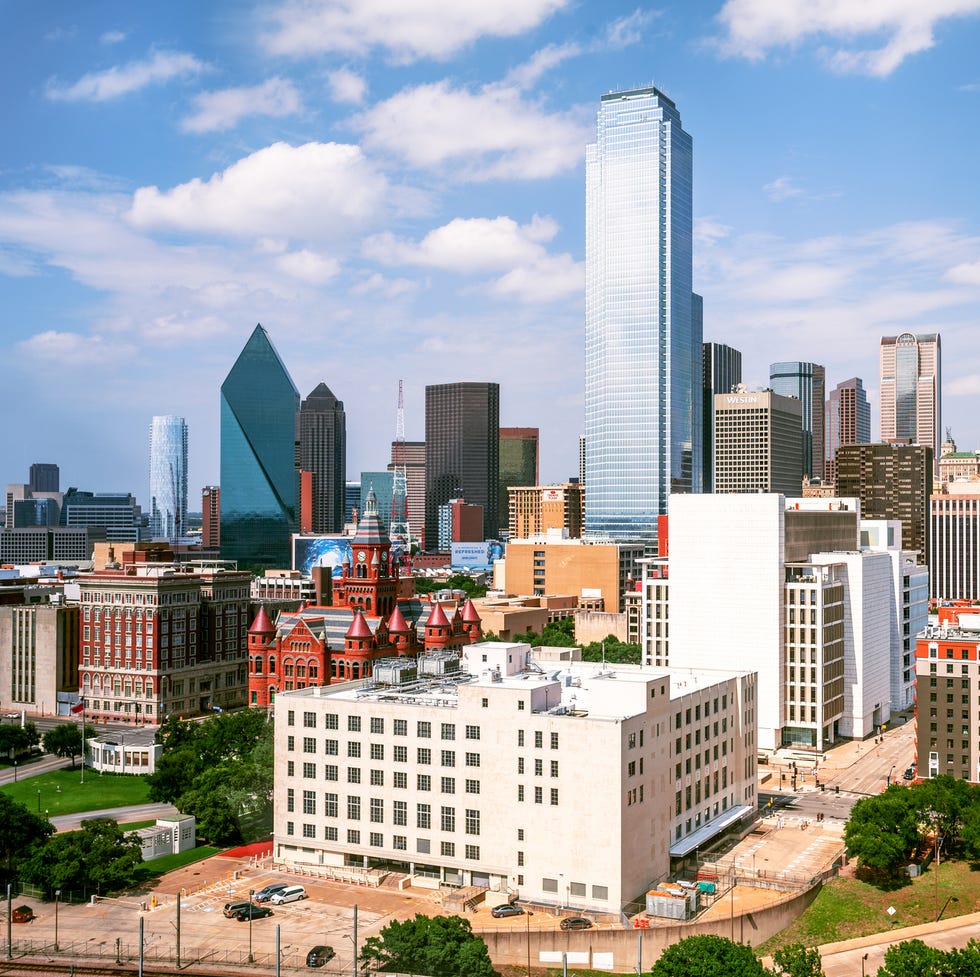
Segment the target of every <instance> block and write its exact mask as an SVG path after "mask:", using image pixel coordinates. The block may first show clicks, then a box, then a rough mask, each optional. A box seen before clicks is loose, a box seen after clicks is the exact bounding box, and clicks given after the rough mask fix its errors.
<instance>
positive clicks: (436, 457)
mask: <svg viewBox="0 0 980 977" xmlns="http://www.w3.org/2000/svg"><path fill="white" fill-rule="evenodd" d="M499 418H500V386H499V384H496V383H440V384H431V385H429V386H427V387H426V388H425V538H426V545H427V547H428V548H429V549H432V547H433V546H435V545H436V543H437V541H438V539H439V507H440V506H441V505H445V504H446V503H447V502H448V501H449V500H450V499H456V498H465V499H467V500H468V501H469V502H470V503H472V504H473V505H480V506H483V538H484V539H496V537H497V530H498V526H497V516H498V512H499V509H498V502H497V490H498V488H499V475H500V467H499V450H500V423H499Z"/></svg>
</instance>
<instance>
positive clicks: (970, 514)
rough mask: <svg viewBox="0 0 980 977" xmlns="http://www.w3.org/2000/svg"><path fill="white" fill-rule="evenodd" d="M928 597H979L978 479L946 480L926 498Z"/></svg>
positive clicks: (950, 598) (979, 535)
mask: <svg viewBox="0 0 980 977" xmlns="http://www.w3.org/2000/svg"><path fill="white" fill-rule="evenodd" d="M929 524H930V525H929V529H930V537H929V538H930V541H931V543H932V548H931V551H930V557H929V596H930V597H932V598H933V599H934V600H940V601H946V600H980V482H949V483H947V485H946V491H945V492H943V493H939V494H935V495H933V496H931V497H930V499H929Z"/></svg>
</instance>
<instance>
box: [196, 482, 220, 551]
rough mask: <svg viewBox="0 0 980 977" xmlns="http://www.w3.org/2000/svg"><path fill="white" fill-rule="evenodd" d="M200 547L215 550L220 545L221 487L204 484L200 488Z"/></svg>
mask: <svg viewBox="0 0 980 977" xmlns="http://www.w3.org/2000/svg"><path fill="white" fill-rule="evenodd" d="M201 547H202V549H206V550H216V549H220V547H221V489H220V488H218V486H217V485H205V486H204V488H203V489H201Z"/></svg>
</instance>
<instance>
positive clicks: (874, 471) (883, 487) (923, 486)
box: [837, 444, 932, 565]
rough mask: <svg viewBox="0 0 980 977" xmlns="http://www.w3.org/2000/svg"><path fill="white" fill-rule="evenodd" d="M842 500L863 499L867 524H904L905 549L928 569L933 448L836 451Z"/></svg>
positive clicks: (865, 447) (846, 448)
mask: <svg viewBox="0 0 980 977" xmlns="http://www.w3.org/2000/svg"><path fill="white" fill-rule="evenodd" d="M837 494H838V495H839V496H844V497H847V498H854V499H859V500H860V502H861V518H862V519H899V520H901V523H902V543H903V545H904V546H905V547H906V549H909V550H915V551H917V552H918V553H919V554H920V559H921V561H922V562H923V563H925V564H926V565H928V563H929V559H930V552H931V551H930V541H929V497H930V496H931V495H932V448H931V447H929V446H925V445H907V444H846V445H842V446H841V447H840V448H838V449H837Z"/></svg>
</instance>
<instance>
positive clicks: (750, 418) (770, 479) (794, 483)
mask: <svg viewBox="0 0 980 977" xmlns="http://www.w3.org/2000/svg"><path fill="white" fill-rule="evenodd" d="M714 407H715V411H714V413H715V431H714V440H715V444H714V462H713V466H714V491H715V492H782V493H783V494H784V495H799V494H800V493H801V492H802V490H803V474H802V472H801V471H800V467H801V458H802V452H801V450H800V444H801V442H802V439H803V429H802V426H801V420H800V402H799V401H798V400H797V399H796V398H795V397H781V396H780V395H779V394H777V393H773V392H772V391H771V390H759V391H750V390H746V389H745V387H744V386H742V385H741V384H739V385H738V386H737V387H736V388H735V389H734V390H733V391H732V392H731V393H727V394H716V395H715V401H714Z"/></svg>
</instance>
